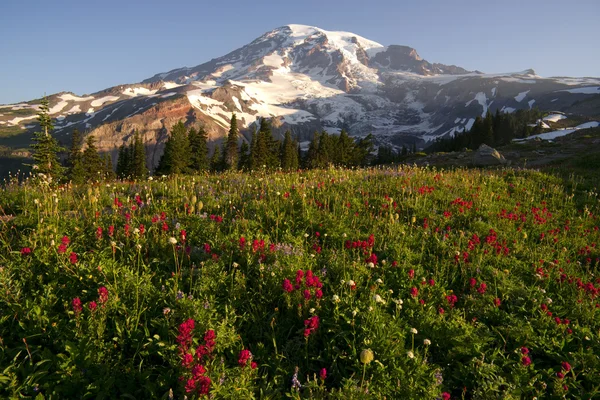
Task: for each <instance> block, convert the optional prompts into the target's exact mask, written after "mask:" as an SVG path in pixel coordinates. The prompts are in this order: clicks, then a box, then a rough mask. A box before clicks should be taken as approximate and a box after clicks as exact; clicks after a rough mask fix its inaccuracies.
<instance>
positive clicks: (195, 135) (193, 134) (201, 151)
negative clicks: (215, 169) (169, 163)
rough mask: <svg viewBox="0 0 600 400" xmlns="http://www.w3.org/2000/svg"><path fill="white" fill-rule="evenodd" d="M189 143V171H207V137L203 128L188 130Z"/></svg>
mask: <svg viewBox="0 0 600 400" xmlns="http://www.w3.org/2000/svg"><path fill="white" fill-rule="evenodd" d="M188 140H189V142H190V152H191V155H190V169H191V170H192V171H194V172H201V171H207V170H208V168H209V163H208V145H207V143H206V142H207V135H206V131H205V130H204V128H199V129H198V130H196V129H195V128H193V127H192V128H190V131H189V132H188Z"/></svg>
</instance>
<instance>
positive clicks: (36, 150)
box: [31, 97, 64, 182]
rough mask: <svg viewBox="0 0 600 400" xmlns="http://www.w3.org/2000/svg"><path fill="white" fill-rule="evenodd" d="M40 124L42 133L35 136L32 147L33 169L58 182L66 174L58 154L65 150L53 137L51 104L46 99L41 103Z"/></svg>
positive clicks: (36, 133)
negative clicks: (50, 113)
mask: <svg viewBox="0 0 600 400" xmlns="http://www.w3.org/2000/svg"><path fill="white" fill-rule="evenodd" d="M38 122H39V124H40V131H39V132H35V133H34V134H33V142H34V143H33V144H32V145H31V149H32V156H31V158H33V161H34V164H33V168H34V169H35V170H36V172H37V173H42V174H45V175H46V176H48V177H51V178H52V179H53V180H54V181H55V182H58V181H59V180H60V179H61V178H62V176H63V173H64V168H63V167H62V165H60V161H59V159H58V153H59V152H61V151H62V150H63V149H62V148H61V147H60V146H59V144H58V142H57V141H56V139H55V138H54V137H53V136H52V130H53V129H54V126H53V125H52V119H51V118H50V115H49V102H48V99H47V98H46V97H44V99H43V100H42V101H41V105H40V112H39V113H38Z"/></svg>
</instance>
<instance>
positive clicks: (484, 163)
mask: <svg viewBox="0 0 600 400" xmlns="http://www.w3.org/2000/svg"><path fill="white" fill-rule="evenodd" d="M504 164H506V159H505V158H504V156H503V155H502V154H500V152H498V150H496V149H493V148H491V147H490V146H488V145H487V144H482V145H481V146H479V148H478V149H477V151H476V152H475V153H474V154H473V165H475V166H476V167H489V166H493V165H504Z"/></svg>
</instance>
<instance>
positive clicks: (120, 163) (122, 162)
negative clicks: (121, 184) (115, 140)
mask: <svg viewBox="0 0 600 400" xmlns="http://www.w3.org/2000/svg"><path fill="white" fill-rule="evenodd" d="M130 171H131V168H130V158H129V147H127V146H125V144H122V145H121V146H120V147H119V155H118V157H117V177H118V178H120V179H123V178H125V177H126V176H127V175H129V173H130Z"/></svg>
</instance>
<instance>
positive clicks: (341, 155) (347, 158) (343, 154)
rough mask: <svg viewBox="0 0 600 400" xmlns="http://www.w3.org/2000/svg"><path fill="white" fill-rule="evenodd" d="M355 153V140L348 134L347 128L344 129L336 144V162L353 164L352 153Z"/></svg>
mask: <svg viewBox="0 0 600 400" xmlns="http://www.w3.org/2000/svg"><path fill="white" fill-rule="evenodd" d="M353 153H354V141H353V140H352V139H351V138H350V136H348V133H347V132H346V130H345V129H342V131H341V132H340V136H338V138H337V143H336V146H335V150H334V154H335V163H336V164H337V165H342V166H345V167H348V166H350V165H352V154H353Z"/></svg>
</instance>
